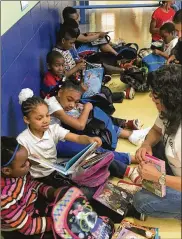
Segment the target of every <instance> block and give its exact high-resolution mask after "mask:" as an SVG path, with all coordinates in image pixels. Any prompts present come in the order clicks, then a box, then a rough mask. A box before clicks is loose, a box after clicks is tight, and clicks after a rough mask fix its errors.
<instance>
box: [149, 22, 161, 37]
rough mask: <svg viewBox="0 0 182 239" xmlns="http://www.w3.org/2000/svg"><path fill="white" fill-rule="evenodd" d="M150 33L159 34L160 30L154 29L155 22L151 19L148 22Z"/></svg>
mask: <svg viewBox="0 0 182 239" xmlns="http://www.w3.org/2000/svg"><path fill="white" fill-rule="evenodd" d="M150 33H151V34H156V33H158V34H159V33H160V28H156V20H155V19H152V20H151V22H150Z"/></svg>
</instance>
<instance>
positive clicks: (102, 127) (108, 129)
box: [84, 107, 118, 150]
mask: <svg viewBox="0 0 182 239" xmlns="http://www.w3.org/2000/svg"><path fill="white" fill-rule="evenodd" d="M84 132H85V134H86V135H94V136H98V137H100V138H101V140H102V147H103V148H105V149H109V150H115V149H116V146H117V142H118V137H117V132H116V130H115V128H114V124H113V122H112V119H111V118H110V117H109V116H108V115H107V114H106V113H105V112H104V111H102V110H101V109H100V108H98V107H94V108H93V110H92V112H91V114H90V116H89V123H88V124H87V127H86V129H85V130H84Z"/></svg>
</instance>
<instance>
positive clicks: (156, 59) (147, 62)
mask: <svg viewBox="0 0 182 239" xmlns="http://www.w3.org/2000/svg"><path fill="white" fill-rule="evenodd" d="M138 55H139V57H140V58H141V59H142V64H143V66H146V67H147V68H148V72H152V71H156V70H157V69H159V68H160V67H161V66H162V65H164V64H165V62H166V59H165V58H164V57H163V56H159V55H155V54H153V53H151V51H150V50H149V49H146V48H144V49H141V50H140V51H139V54H138Z"/></svg>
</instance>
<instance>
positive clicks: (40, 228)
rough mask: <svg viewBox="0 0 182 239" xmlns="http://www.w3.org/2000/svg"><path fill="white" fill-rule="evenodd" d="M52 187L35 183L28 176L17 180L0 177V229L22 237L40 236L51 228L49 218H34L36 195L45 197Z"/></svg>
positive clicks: (50, 219)
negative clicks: (18, 233)
mask: <svg viewBox="0 0 182 239" xmlns="http://www.w3.org/2000/svg"><path fill="white" fill-rule="evenodd" d="M50 188H52V187H50V186H46V185H44V184H43V183H40V182H38V181H35V180H33V179H32V178H31V176H30V174H28V175H26V176H24V177H19V178H3V177H1V229H2V231H3V230H4V231H13V230H18V231H19V232H21V233H22V234H24V235H34V234H41V233H43V232H45V231H50V230H51V228H52V218H51V217H40V216H37V215H36V217H35V213H37V210H36V209H35V207H34V203H35V201H36V200H37V198H38V194H39V193H40V194H42V195H43V196H45V197H47V191H48V189H50Z"/></svg>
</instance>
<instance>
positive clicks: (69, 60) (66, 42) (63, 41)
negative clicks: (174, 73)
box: [53, 27, 135, 99]
mask: <svg viewBox="0 0 182 239" xmlns="http://www.w3.org/2000/svg"><path fill="white" fill-rule="evenodd" d="M76 38H77V33H76V32H75V30H74V29H72V28H68V27H67V28H66V29H65V28H63V29H62V30H61V31H60V32H59V35H58V39H57V44H56V47H54V48H53V51H58V52H60V53H61V54H62V56H63V57H64V60H65V76H66V77H69V76H71V75H73V74H74V75H75V73H76V72H78V71H80V74H81V75H82V70H85V69H86V62H85V61H84V60H83V59H81V61H80V62H78V63H76V62H75V60H74V59H73V57H72V55H71V53H70V51H69V50H70V49H72V48H73V47H74V43H75V40H76ZM119 69H120V68H119ZM104 82H105V79H104ZM119 93H120V94H122V97H123V98H125V99H133V98H134V95H135V91H134V89H133V88H128V89H126V90H125V91H124V92H119ZM113 94H115V93H113Z"/></svg>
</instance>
